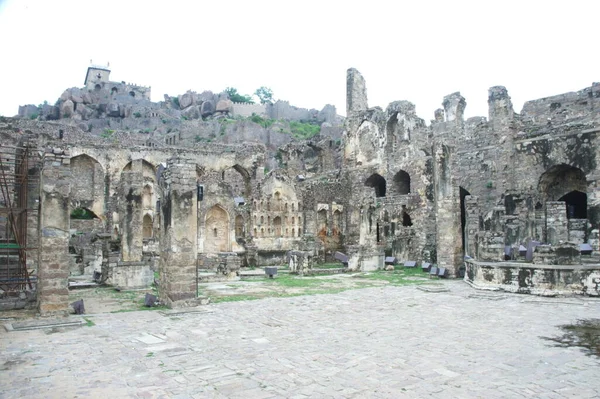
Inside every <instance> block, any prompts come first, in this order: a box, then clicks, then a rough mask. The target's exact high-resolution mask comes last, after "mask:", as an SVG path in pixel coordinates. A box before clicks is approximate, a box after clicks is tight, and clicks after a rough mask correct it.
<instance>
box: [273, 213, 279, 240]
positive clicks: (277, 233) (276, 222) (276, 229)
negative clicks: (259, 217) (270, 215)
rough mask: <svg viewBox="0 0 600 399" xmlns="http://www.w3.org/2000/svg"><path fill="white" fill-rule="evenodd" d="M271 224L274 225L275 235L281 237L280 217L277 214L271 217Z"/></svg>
mask: <svg viewBox="0 0 600 399" xmlns="http://www.w3.org/2000/svg"><path fill="white" fill-rule="evenodd" d="M273 225H274V226H275V237H281V218H280V217H279V216H277V217H275V219H273Z"/></svg>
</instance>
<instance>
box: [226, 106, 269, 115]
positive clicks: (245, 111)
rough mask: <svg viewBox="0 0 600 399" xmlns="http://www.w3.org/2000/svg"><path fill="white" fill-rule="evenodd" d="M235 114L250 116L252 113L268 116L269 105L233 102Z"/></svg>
mask: <svg viewBox="0 0 600 399" xmlns="http://www.w3.org/2000/svg"><path fill="white" fill-rule="evenodd" d="M232 113H233V116H241V117H244V118H248V117H250V116H252V114H256V115H260V116H263V117H265V116H268V114H267V106H266V105H264V104H248V103H233V112H232Z"/></svg>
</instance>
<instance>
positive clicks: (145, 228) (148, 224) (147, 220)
mask: <svg viewBox="0 0 600 399" xmlns="http://www.w3.org/2000/svg"><path fill="white" fill-rule="evenodd" d="M142 234H143V237H144V238H152V217H150V215H144V218H143V219H142Z"/></svg>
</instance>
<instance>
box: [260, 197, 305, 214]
mask: <svg viewBox="0 0 600 399" xmlns="http://www.w3.org/2000/svg"><path fill="white" fill-rule="evenodd" d="M301 206H302V203H301V202H298V205H297V206H296V204H295V203H294V202H291V203H288V202H282V200H281V198H277V197H275V200H274V201H273V203H271V201H270V200H267V201H253V203H252V209H253V210H255V211H267V212H271V211H273V212H296V210H298V212H299V211H300V209H301Z"/></svg>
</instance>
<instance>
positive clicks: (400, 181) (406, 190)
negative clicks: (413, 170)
mask: <svg viewBox="0 0 600 399" xmlns="http://www.w3.org/2000/svg"><path fill="white" fill-rule="evenodd" d="M394 187H395V189H396V193H397V194H400V195H406V194H410V175H409V174H408V173H407V172H406V171H404V170H401V171H399V172H398V173H396V175H395V176H394Z"/></svg>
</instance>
